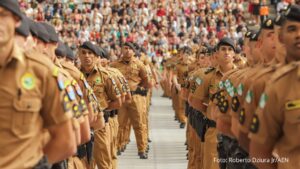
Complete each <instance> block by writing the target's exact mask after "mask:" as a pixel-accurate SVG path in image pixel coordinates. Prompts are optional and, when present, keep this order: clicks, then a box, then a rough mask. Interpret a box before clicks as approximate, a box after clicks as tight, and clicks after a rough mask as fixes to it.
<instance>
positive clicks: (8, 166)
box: [0, 0, 158, 169]
mask: <svg viewBox="0 0 300 169" xmlns="http://www.w3.org/2000/svg"><path fill="white" fill-rule="evenodd" d="M0 53H1V57H0V78H1V80H0V119H1V121H2V122H1V125H0V136H1V141H0V168H1V169H29V168H34V169H48V168H53V169H65V168H69V169H94V168H96V167H97V168H98V169H116V168H117V155H121V153H122V152H124V150H125V149H126V145H127V144H128V143H129V137H130V130H131V126H132V127H133V130H134V134H135V137H136V140H137V147H138V156H139V158H140V159H147V158H148V156H147V153H148V151H149V145H148V144H149V142H151V140H150V139H149V126H148V113H149V107H150V102H151V94H152V93H151V89H152V87H153V86H156V87H157V85H158V75H157V71H156V70H155V66H153V64H152V62H151V61H149V59H148V57H147V56H146V51H145V49H143V48H141V47H139V46H137V45H136V44H133V43H129V42H126V43H125V44H123V45H122V56H121V57H120V58H119V59H118V60H116V61H110V58H109V55H108V52H107V51H106V50H105V49H103V48H100V47H99V46H97V45H94V44H93V43H92V42H84V43H83V44H82V45H81V46H80V47H79V49H78V52H77V55H78V57H79V59H80V66H78V67H76V66H75V60H76V57H75V55H74V53H73V51H72V49H71V48H70V47H68V46H67V45H65V44H64V43H63V42H61V41H60V40H59V36H58V34H57V33H56V31H55V29H54V27H53V26H52V25H50V24H48V23H43V22H35V21H33V20H31V19H29V18H27V17H26V16H25V15H24V14H22V13H21V11H20V7H19V4H18V1H17V0H1V1H0Z"/></svg>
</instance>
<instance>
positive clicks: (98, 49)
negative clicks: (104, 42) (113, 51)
mask: <svg viewBox="0 0 300 169" xmlns="http://www.w3.org/2000/svg"><path fill="white" fill-rule="evenodd" d="M94 46H95V50H96V55H97V56H99V57H100V58H106V57H107V56H106V53H105V52H104V50H103V48H101V47H99V46H97V45H94Z"/></svg>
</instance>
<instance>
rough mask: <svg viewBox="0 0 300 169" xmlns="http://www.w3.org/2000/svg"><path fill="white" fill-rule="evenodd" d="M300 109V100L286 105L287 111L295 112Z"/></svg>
mask: <svg viewBox="0 0 300 169" xmlns="http://www.w3.org/2000/svg"><path fill="white" fill-rule="evenodd" d="M299 108H300V100H293V101H289V102H287V103H285V110H295V109H299Z"/></svg>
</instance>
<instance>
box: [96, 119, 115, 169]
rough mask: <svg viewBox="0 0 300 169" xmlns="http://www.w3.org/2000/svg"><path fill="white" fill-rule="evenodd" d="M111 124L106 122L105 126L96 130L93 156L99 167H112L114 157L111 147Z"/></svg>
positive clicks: (106, 168) (104, 168) (107, 168)
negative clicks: (112, 156)
mask: <svg viewBox="0 0 300 169" xmlns="http://www.w3.org/2000/svg"><path fill="white" fill-rule="evenodd" d="M110 135H111V131H110V126H109V124H108V123H106V124H105V128H104V129H101V130H98V131H96V132H95V142H94V152H93V157H94V160H95V163H96V165H97V166H98V169H100V168H101V169H111V168H112V158H111V149H110V142H111V141H110V138H111V136H110Z"/></svg>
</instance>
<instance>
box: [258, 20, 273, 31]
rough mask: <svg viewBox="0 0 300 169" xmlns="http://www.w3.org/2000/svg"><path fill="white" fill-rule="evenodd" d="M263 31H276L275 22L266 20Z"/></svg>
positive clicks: (262, 26) (262, 27)
mask: <svg viewBox="0 0 300 169" xmlns="http://www.w3.org/2000/svg"><path fill="white" fill-rule="evenodd" d="M261 29H268V30H271V29H274V21H273V20H272V19H270V18H268V19H266V20H265V21H264V22H263V24H262V25H261Z"/></svg>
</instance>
